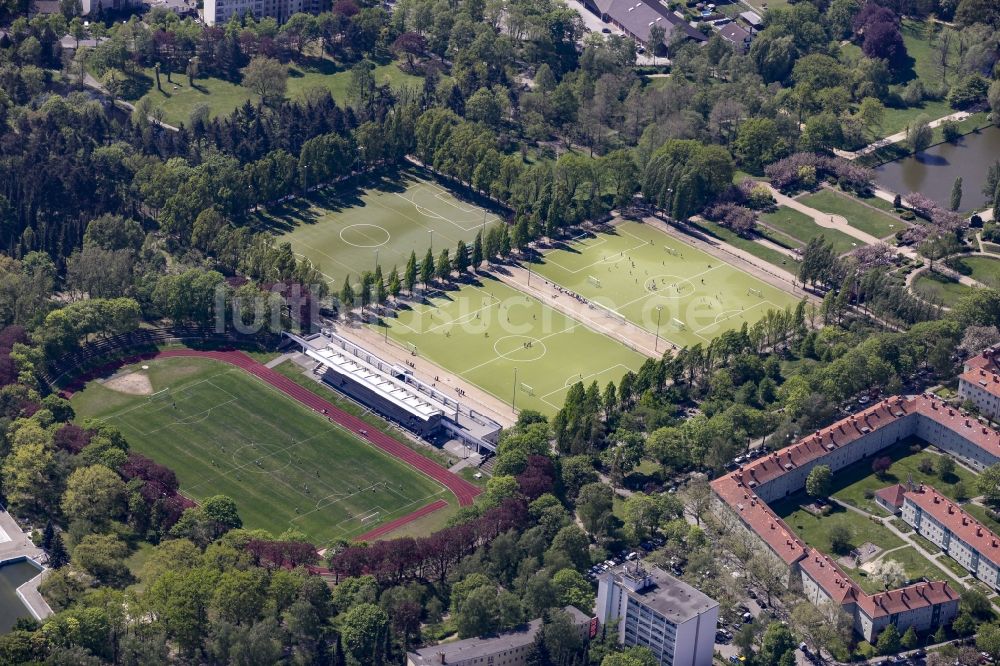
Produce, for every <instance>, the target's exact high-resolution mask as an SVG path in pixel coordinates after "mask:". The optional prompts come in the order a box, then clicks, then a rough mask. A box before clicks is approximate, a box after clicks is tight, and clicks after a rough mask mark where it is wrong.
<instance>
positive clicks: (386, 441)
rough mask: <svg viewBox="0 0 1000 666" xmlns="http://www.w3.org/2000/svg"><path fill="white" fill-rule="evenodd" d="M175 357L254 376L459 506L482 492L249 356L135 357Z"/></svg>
mask: <svg viewBox="0 0 1000 666" xmlns="http://www.w3.org/2000/svg"><path fill="white" fill-rule="evenodd" d="M179 356H181V357H182V356H189V357H190V356H193V357H198V358H209V359H212V360H215V361H221V362H222V363H228V364H230V365H234V366H236V367H238V368H240V369H242V370H245V371H246V372H249V373H250V374H251V375H253V376H254V377H257V378H258V379H260V380H261V381H263V382H265V383H267V384H269V385H270V386H272V387H274V388H275V389H277V390H279V391H281V392H282V393H285V394H286V395H288V396H290V397H292V398H294V399H295V400H297V401H299V402H300V403H302V404H303V405H305V406H306V407H308V408H310V409H312V410H314V411H316V412H319V413H320V414H323V415H324V416H326V417H328V418H329V419H330V420H331V421H333V422H334V423H337V424H339V425H341V426H343V427H344V428H346V429H348V430H350V431H351V432H352V433H354V434H355V436H356V437H360V438H361V439H364V440H366V441H367V442H369V443H370V444H372V445H374V446H376V447H378V448H379V449H381V450H382V451H384V452H385V453H387V454H388V455H390V456H392V457H393V458H396V459H397V460H400V461H402V462H404V463H406V464H407V465H409V466H410V467H412V468H413V469H415V470H417V471H418V472H421V473H423V474H424V475H425V476H428V477H430V478H432V479H434V480H435V481H437V482H438V483H440V484H441V485H443V486H444V487H445V488H447V489H448V490H450V491H451V492H452V493H454V494H455V497H457V498H458V504H459V506H468V505H470V504H472V503H473V501H474V500H475V499H476V496H477V495H478V494H479V493H481V492H482V491H481V490H480V489H479V488H477V487H476V486H474V485H472V484H471V483H469V482H468V481H466V480H465V479H463V478H461V477H459V476H457V475H455V474H452V473H451V472H449V471H448V470H446V469H444V468H443V467H441V466H439V465H437V464H435V463H434V462H433V461H432V460H428V459H427V458H425V457H424V456H422V455H420V454H419V453H417V452H416V451H414V450H413V449H411V448H410V447H408V446H406V445H404V444H400V443H399V442H397V441H396V440H395V439H393V438H392V437H390V436H389V435H387V434H385V433H384V432H382V431H381V430H379V429H377V428H375V427H374V426H372V425H371V424H370V423H367V422H366V421H364V420H362V419H360V418H358V417H357V416H354V415H353V414H348V413H347V412H345V411H344V410H342V409H340V408H339V407H336V406H335V405H333V404H332V403H330V402H327V401H326V400H324V399H323V398H321V397H319V396H318V395H316V394H315V393H313V392H312V391H310V390H308V389H306V388H304V387H302V386H299V385H298V384H296V383H295V382H293V381H292V380H291V379H289V378H288V377H285V376H284V375H283V374H281V373H280V372H277V371H275V370H272V369H271V368H268V367H267V366H265V365H263V364H262V363H258V362H257V361H255V360H254V359H253V358H251V357H250V356H247V355H246V354H244V353H243V352H240V351H197V350H194V349H169V350H166V351H162V352H158V353H156V354H152V355H148V354H147V355H142V356H140V357H136V358H137V359H138V358H142V359H148V358H174V357H179ZM129 362H131V361H130V360H124V361H118V362H116V365H123V364H125V363H129ZM447 505H448V504H447V502H445V501H444V500H437V501H435V502H432V503H430V504H428V505H426V506H424V507H422V508H420V509H417V510H416V511H414V512H413V513H410V514H407V515H405V516H402V517H401V518H397V519H395V520H393V521H390V522H389V523H386V524H385V525H382V526H380V527H378V528H376V529H374V530H372V531H370V532H368V533H366V534H363V535H362V536H361V537H358V538H359V539H361V538H365V539H368V540H370V539H374V538H376V536H372V535H373V534H375V533H378V534H377V536H382V535H384V534H386V533H388V532H389V531H391V530H393V529H395V528H397V527H399V526H401V525H405V524H406V523H409V522H412V521H414V520H416V519H417V518H421V517H423V516H426V515H427V514H429V513H431V512H433V511H437V510H439V509H441V508H443V507H445V506H447Z"/></svg>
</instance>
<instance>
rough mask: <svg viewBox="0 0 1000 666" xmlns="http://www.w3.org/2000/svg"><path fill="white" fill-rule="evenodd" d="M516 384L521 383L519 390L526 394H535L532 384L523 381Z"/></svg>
mask: <svg viewBox="0 0 1000 666" xmlns="http://www.w3.org/2000/svg"><path fill="white" fill-rule="evenodd" d="M518 384H520V385H521V390H522V391H524V392H525V393H527V394H528V395H535V388H534V387H533V386H530V385H528V384H525V383H524V382H518Z"/></svg>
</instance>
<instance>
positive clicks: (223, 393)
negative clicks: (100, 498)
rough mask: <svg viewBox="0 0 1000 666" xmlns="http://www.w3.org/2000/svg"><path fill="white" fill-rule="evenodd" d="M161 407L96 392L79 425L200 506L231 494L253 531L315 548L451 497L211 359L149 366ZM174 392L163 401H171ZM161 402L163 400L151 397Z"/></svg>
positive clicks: (130, 370) (91, 390)
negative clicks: (96, 431)
mask: <svg viewBox="0 0 1000 666" xmlns="http://www.w3.org/2000/svg"><path fill="white" fill-rule="evenodd" d="M141 365H145V366H148V370H143V369H142V368H141V366H140V364H133V365H131V366H127V367H126V368H123V369H122V370H121V371H120V372H119V373H118V374H117V375H116V376H118V377H121V376H126V375H129V374H132V375H133V376H134V377H140V376H141V375H143V374H145V375H146V376H147V377H148V379H149V383H150V385H151V387H152V390H153V391H155V392H156V393H158V394H159V396H162V397H157V398H151V397H150V396H149V395H142V394H135V393H125V392H123V391H122V390H113V389H112V388H108V387H107V386H104V385H103V384H102V383H101V382H91V383H90V384H88V386H87V387H86V388H85V389H84V390H83V391H82V392H80V393H78V394H76V395H75V396H74V397H73V401H72V402H73V407H74V409H75V410H76V414H77V417H78V419H80V420H81V421H82V420H85V419H87V418H92V419H96V420H100V421H103V422H107V423H110V424H112V425H115V426H117V427H118V428H119V429H120V430H121V431H122V434H123V435H124V436H125V438H126V439H127V440H128V442H129V445H130V446H131V448H132V450H134V451H136V452H137V453H141V454H143V455H145V456H148V457H150V458H152V459H153V460H155V461H157V462H159V463H162V464H164V465H166V466H168V467H170V468H171V469H173V470H174V472H175V473H176V474H177V478H178V480H179V481H180V490H181V492H182V493H184V494H185V495H186V496H188V497H191V498H192V499H194V500H196V501H198V500H203V499H205V498H207V497H211V496H213V495H227V496H229V497H231V498H232V499H233V500H234V501H235V502H236V505H237V508H238V510H239V514H240V516H241V517H242V519H243V524H244V526H245V527H247V528H250V529H256V528H259V529H264V530H267V531H269V532H270V533H271V534H272V535H274V536H278V535H280V534H281V533H283V532H284V531H286V530H288V529H294V530H298V531H301V532H302V533H304V534H305V535H306V537H307V538H308V539H310V540H311V541H313V542H316V543H326V542H329V541H331V540H333V539H338V538H351V537H353V536H357V535H358V534H361V533H363V532H366V531H368V530H371V529H373V528H374V527H376V526H377V525H379V524H380V523H382V522H385V521H388V520H391V519H394V518H398V517H401V516H403V515H406V514H408V513H411V512H412V511H415V510H417V509H419V508H420V507H422V506H425V505H426V504H428V503H430V502H433V501H435V500H437V499H445V500H448V501H452V502H454V501H455V498H453V497H452V496H451V495H450V493H448V492H447V491H446V490H445V488H443V487H442V486H440V485H439V484H437V483H436V482H434V481H433V480H431V479H430V478H428V477H426V476H424V475H422V474H420V473H419V472H417V471H416V470H414V469H412V468H410V467H408V466H406V465H404V464H403V463H401V462H399V461H398V460H396V459H395V458H392V457H390V456H388V455H387V454H385V453H384V452H382V451H381V450H379V449H377V448H376V447H374V446H372V445H370V444H368V443H367V442H364V441H362V440H361V439H359V438H357V437H356V436H355V435H353V434H352V433H349V432H347V431H345V430H343V429H342V428H340V427H339V426H337V425H336V424H334V423H333V422H331V421H329V420H328V419H326V418H324V417H323V416H321V415H319V414H317V413H315V412H313V411H311V410H309V409H307V408H306V407H304V406H303V405H301V404H299V403H298V402H296V401H295V400H293V399H292V398H290V397H288V396H286V395H285V394H283V393H281V392H279V391H277V390H275V389H273V388H271V387H270V386H268V385H266V384H264V383H263V382H260V381H259V380H257V379H255V378H254V377H253V376H252V375H250V374H248V373H246V372H244V371H243V370H240V369H238V368H234V367H232V366H229V365H228V364H223V363H219V362H216V361H212V360H209V359H203V358H167V359H154V360H147V361H142V362H141ZM164 390H166V392H165V393H164V392H163V391H164ZM154 395H156V394H154Z"/></svg>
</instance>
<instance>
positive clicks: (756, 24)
mask: <svg viewBox="0 0 1000 666" xmlns="http://www.w3.org/2000/svg"><path fill="white" fill-rule="evenodd" d="M740 18H741V19H743V20H744V21H746V22H747V25H749V26H750V27H751V28H753V29H754V30H760V29H761V28H762V27H764V19H762V18H761V17H760V14H758V13H757V12H740Z"/></svg>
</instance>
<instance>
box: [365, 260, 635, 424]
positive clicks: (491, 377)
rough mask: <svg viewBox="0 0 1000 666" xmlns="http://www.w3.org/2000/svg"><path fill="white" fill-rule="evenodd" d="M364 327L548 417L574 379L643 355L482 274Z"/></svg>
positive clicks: (628, 365) (623, 368)
mask: <svg viewBox="0 0 1000 666" xmlns="http://www.w3.org/2000/svg"><path fill="white" fill-rule="evenodd" d="M535 279H538V278H535ZM566 297H567V298H569V297H568V296H566ZM371 327H372V329H373V330H375V331H377V332H378V333H379V334H380V335H381V334H383V333H387V334H388V337H390V338H392V339H393V340H394V341H396V342H397V343H399V344H400V345H402V346H404V347H406V348H408V349H410V350H411V351H413V352H415V357H414V362H415V363H417V364H418V365H419V364H420V363H422V362H423V360H422V359H424V358H426V359H427V360H429V361H430V362H431V363H434V364H435V365H438V366H440V367H441V368H443V369H445V370H447V371H449V372H451V373H454V374H455V375H457V376H459V377H462V378H463V379H465V380H466V381H469V382H471V383H473V384H475V385H477V386H479V387H480V388H481V389H483V390H484V391H486V392H487V393H490V394H491V395H493V396H495V397H496V398H498V399H500V400H502V401H503V402H505V403H508V404H509V403H511V402H514V405H515V407H516V408H517V409H536V410H538V411H541V412H543V413H544V414H547V415H549V416H552V415H554V414H555V413H556V412H557V411H559V410H560V409H561V408H562V406H563V404H564V403H565V401H566V394H567V393H568V391H569V389H570V387H572V386H573V385H574V384H575V383H577V382H583V383H584V385H585V386H586V385H589V384H591V382H597V384H598V386H600V387H601V389H602V390H603V388H604V387H605V386H606V385H607V384H608V382H615V383H616V384H617V383H618V382H619V381H620V380H621V378H622V376H623V375H624V374H625V373H626V372H628V371H632V372H637V371H638V370H639V367H640V366H641V365H642V364H643V362H645V360H646V356H644V355H642V354H640V353H639V352H637V351H634V350H632V349H630V348H629V347H626V346H625V345H624V344H622V343H620V342H618V341H616V340H613V339H612V338H610V337H607V336H605V335H602V334H600V333H596V332H594V331H592V330H591V329H590V328H587V327H586V326H584V325H583V324H580V323H579V322H577V321H576V320H574V319H571V318H570V317H568V316H566V315H564V314H563V313H562V312H560V311H558V310H555V309H554V308H551V307H549V306H548V305H546V304H545V303H542V302H541V301H539V300H537V299H535V298H532V297H531V296H528V295H526V294H523V293H522V292H520V291H518V290H516V289H514V288H512V287H510V286H508V285H507V284H505V283H503V282H501V281H499V280H497V279H496V278H493V277H490V276H485V275H484V276H481V277H480V278H479V279H478V280H475V281H474V282H469V283H466V284H464V285H463V286H461V287H460V288H457V289H451V290H448V291H438V290H433V291H431V292H429V293H428V295H427V296H426V297H423V298H422V299H421V300H419V301H412V302H410V303H409V304H407V306H405V307H403V308H401V309H399V310H397V311H396V312H394V313H392V314H391V315H389V316H386V317H383V318H382V319H380V320H379V321H378V322H377V323H373V324H371ZM385 327H388V330H386V328H385ZM442 385H443V386H444V384H442ZM445 390H451V389H445Z"/></svg>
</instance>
